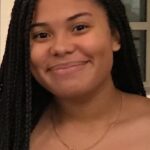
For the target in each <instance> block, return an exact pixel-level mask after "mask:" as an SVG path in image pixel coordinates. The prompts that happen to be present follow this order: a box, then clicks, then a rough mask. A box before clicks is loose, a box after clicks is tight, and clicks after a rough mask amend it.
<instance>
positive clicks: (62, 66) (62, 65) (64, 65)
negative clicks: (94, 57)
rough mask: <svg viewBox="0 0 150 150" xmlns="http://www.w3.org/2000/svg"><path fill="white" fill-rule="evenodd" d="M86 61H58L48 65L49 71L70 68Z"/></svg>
mask: <svg viewBox="0 0 150 150" xmlns="http://www.w3.org/2000/svg"><path fill="white" fill-rule="evenodd" d="M87 62H88V61H87V60H86V61H71V62H65V63H59V64H56V65H53V66H51V67H50V70H51V71H57V70H67V69H71V68H76V67H78V66H82V65H85V64H86V63H87Z"/></svg>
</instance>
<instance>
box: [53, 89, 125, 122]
mask: <svg viewBox="0 0 150 150" xmlns="http://www.w3.org/2000/svg"><path fill="white" fill-rule="evenodd" d="M95 93H98V94H95V95H94V94H90V93H89V95H86V96H85V97H82V98H80V100H79V98H78V100H72V99H69V100H68V99H67V100H66V99H65V100H64V99H56V103H55V116H56V118H59V119H60V118H61V121H76V122H80V123H89V122H90V123H91V122H95V121H97V120H99V121H105V120H108V119H110V118H111V120H110V122H111V121H112V122H113V121H114V118H113V117H114V116H115V115H114V113H117V112H118V110H119V107H120V103H121V97H122V96H121V92H120V91H119V90H117V89H116V88H115V87H113V86H111V87H109V88H107V90H106V89H104V90H101V92H97V91H95ZM93 95H94V96H93ZM83 99H84V100H83ZM115 117H116V116H115Z"/></svg>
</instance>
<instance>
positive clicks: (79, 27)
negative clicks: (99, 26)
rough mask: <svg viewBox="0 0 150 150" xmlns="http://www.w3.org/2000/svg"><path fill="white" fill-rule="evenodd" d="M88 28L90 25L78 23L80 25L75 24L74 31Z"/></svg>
mask: <svg viewBox="0 0 150 150" xmlns="http://www.w3.org/2000/svg"><path fill="white" fill-rule="evenodd" d="M87 28H88V26H87V25H85V24H78V25H75V26H74V27H73V31H75V32H83V31H85V30H86V29H87Z"/></svg>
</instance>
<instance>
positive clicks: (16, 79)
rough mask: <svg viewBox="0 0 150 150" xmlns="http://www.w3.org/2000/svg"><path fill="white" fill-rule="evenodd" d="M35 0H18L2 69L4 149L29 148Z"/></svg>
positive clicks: (0, 147)
mask: <svg viewBox="0 0 150 150" xmlns="http://www.w3.org/2000/svg"><path fill="white" fill-rule="evenodd" d="M34 7H35V0H16V1H15V3H14V7H13V10H12V14H11V21H10V25H9V31H8V38H7V43H6V50H5V54H4V58H3V62H2V65H1V70H0V82H1V86H3V87H1V95H0V111H1V113H0V150H27V149H29V135H30V132H31V131H30V130H31V99H32V92H31V91H32V90H31V74H30V69H29V68H30V67H29V58H30V57H29V55H30V54H29V52H30V51H29V40H30V39H29V34H30V24H31V21H32V16H33V10H34Z"/></svg>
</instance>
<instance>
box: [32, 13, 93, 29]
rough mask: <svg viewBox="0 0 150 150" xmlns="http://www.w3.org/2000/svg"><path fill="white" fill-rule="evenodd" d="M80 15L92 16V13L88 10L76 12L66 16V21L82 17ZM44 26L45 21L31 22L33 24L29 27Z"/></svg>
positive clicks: (45, 24)
mask: <svg viewBox="0 0 150 150" xmlns="http://www.w3.org/2000/svg"><path fill="white" fill-rule="evenodd" d="M82 16H92V14H91V13H89V12H82V13H78V14H75V15H73V16H71V17H68V18H67V19H66V21H67V22H68V21H72V20H75V19H77V18H79V17H82ZM42 26H43V27H46V26H48V23H46V22H38V23H33V24H31V27H30V28H31V29H32V28H34V27H42Z"/></svg>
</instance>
